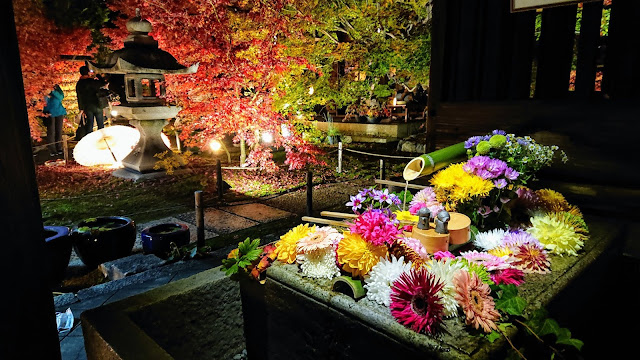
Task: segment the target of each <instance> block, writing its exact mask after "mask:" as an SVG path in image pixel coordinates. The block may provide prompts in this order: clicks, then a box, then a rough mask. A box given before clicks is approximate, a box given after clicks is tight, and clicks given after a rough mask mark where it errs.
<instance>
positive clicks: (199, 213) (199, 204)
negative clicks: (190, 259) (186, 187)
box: [194, 190, 204, 247]
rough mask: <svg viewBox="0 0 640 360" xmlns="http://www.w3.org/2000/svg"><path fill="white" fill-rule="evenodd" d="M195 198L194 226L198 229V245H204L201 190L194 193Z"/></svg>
mask: <svg viewBox="0 0 640 360" xmlns="http://www.w3.org/2000/svg"><path fill="white" fill-rule="evenodd" d="M194 194H195V198H196V228H197V231H198V247H203V246H204V206H203V205H202V190H198V191H196V192H195V193H194Z"/></svg>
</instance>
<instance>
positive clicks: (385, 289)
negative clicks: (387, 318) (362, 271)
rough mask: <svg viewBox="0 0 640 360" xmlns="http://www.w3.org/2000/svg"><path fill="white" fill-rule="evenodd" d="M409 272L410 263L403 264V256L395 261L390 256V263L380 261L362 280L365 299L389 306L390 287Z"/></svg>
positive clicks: (394, 258)
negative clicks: (365, 292) (365, 294)
mask: <svg viewBox="0 0 640 360" xmlns="http://www.w3.org/2000/svg"><path fill="white" fill-rule="evenodd" d="M409 270H411V262H408V263H406V264H405V263H404V256H401V257H400V259H397V258H396V257H395V256H391V261H389V260H387V259H380V261H379V262H378V263H377V264H376V265H375V266H374V267H373V268H371V271H369V273H368V274H367V275H366V276H365V278H364V282H365V285H364V288H365V289H367V298H369V299H370V300H372V301H375V302H377V303H378V304H384V306H386V307H389V305H391V285H393V283H394V282H395V281H396V280H398V278H399V277H400V275H402V274H403V273H405V272H408V271H409Z"/></svg>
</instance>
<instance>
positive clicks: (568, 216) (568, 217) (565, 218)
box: [549, 211, 589, 239]
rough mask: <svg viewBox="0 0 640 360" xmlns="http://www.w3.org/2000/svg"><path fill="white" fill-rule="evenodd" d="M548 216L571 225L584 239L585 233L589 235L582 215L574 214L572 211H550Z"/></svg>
mask: <svg viewBox="0 0 640 360" xmlns="http://www.w3.org/2000/svg"><path fill="white" fill-rule="evenodd" d="M549 216H551V217H552V218H554V219H556V220H558V221H559V222H562V223H565V224H567V225H568V226H571V227H572V228H573V230H574V231H575V232H576V233H578V234H580V235H581V236H582V237H583V239H586V238H587V235H589V228H588V227H587V223H585V222H584V219H583V218H582V216H579V215H575V214H574V213H571V212H567V211H562V212H557V213H552V214H549Z"/></svg>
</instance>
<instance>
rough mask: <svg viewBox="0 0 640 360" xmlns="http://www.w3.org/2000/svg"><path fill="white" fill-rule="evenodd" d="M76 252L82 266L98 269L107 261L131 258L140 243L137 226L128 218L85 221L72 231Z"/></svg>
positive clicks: (103, 218)
mask: <svg viewBox="0 0 640 360" xmlns="http://www.w3.org/2000/svg"><path fill="white" fill-rule="evenodd" d="M71 236H72V238H73V249H74V250H75V252H76V254H78V257H80V260H82V262H83V263H84V264H85V265H87V266H89V267H97V266H98V265H100V264H102V263H103V262H106V261H111V260H115V259H119V258H122V257H125V256H128V255H129V254H131V250H133V244H134V243H135V241H136V225H135V223H134V222H133V220H131V219H130V218H127V217H124V216H102V217H96V218H90V219H85V220H83V221H81V222H80V223H78V225H76V226H74V227H73V229H72V230H71Z"/></svg>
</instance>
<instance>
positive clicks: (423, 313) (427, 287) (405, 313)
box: [390, 268, 444, 334]
mask: <svg viewBox="0 0 640 360" xmlns="http://www.w3.org/2000/svg"><path fill="white" fill-rule="evenodd" d="M442 287H443V284H442V282H439V281H437V280H436V278H435V276H434V275H432V274H430V273H429V272H427V270H426V269H424V268H421V269H418V270H415V269H412V270H411V271H409V272H408V273H403V274H402V275H400V277H399V278H398V280H396V281H395V282H394V283H393V286H392V290H391V306H390V309H391V315H393V317H394V318H396V320H397V321H398V322H399V323H401V324H402V325H404V326H406V327H409V328H411V329H412V330H413V331H416V332H422V331H425V332H427V333H430V334H434V333H438V332H439V331H440V330H441V329H442V316H443V310H444V307H443V306H442V303H441V297H440V296H439V295H438V292H439V291H440V290H441V289H442Z"/></svg>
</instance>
